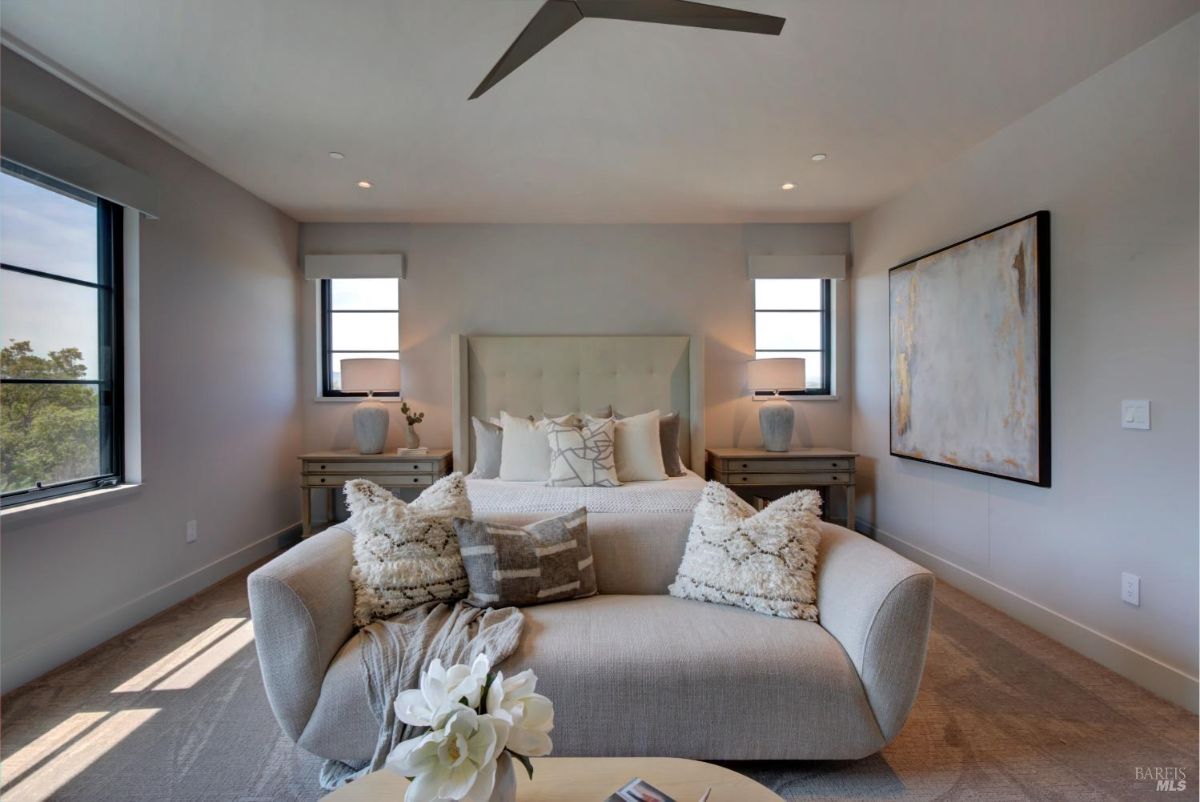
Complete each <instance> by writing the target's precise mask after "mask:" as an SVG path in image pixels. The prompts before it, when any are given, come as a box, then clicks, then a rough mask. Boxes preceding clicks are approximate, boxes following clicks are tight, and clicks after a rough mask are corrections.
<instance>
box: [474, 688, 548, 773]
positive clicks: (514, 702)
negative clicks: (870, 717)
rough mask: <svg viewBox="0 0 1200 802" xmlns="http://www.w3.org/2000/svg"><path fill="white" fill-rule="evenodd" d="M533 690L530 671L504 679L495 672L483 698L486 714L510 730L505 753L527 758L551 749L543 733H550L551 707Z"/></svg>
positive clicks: (538, 755) (546, 752) (545, 752)
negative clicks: (485, 700) (507, 751)
mask: <svg viewBox="0 0 1200 802" xmlns="http://www.w3.org/2000/svg"><path fill="white" fill-rule="evenodd" d="M536 687H537V676H536V675H534V673H533V672H532V671H529V670H525V671H522V672H521V673H520V674H517V675H516V676H515V677H510V678H508V679H505V677H504V674H503V672H497V673H496V678H495V679H494V680H492V685H491V687H490V688H488V694H487V712H488V714H489V715H492V716H495V717H496V718H497V719H500V720H501V721H504V722H507V723H508V724H509V725H510V726H511V728H512V730H511V732H510V733H509V735H508V749H509V751H511V752H516V753H517V754H519V755H527V756H528V757H542V756H543V755H548V754H550V750H551V748H552V746H553V744H552V743H551V741H550V736H549V735H548V734H547V733H549V732H550V730H552V729H554V704H553V703H552V702H551V701H550V700H549V699H547V698H546V697H545V696H542V695H541V694H540V693H534V692H533V691H534V688H536Z"/></svg>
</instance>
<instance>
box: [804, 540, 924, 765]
mask: <svg viewBox="0 0 1200 802" xmlns="http://www.w3.org/2000/svg"><path fill="white" fill-rule="evenodd" d="M933 584H934V580H933V574H932V573H930V572H929V571H927V570H925V569H924V568H922V567H921V566H919V565H917V564H916V563H914V562H912V561H910V560H907V559H905V558H904V557H901V556H900V555H899V554H896V553H895V552H894V551H892V550H891V549H888V548H886V547H884V546H881V545H880V544H878V543H876V542H875V541H873V540H871V539H869V538H866V537H863V536H862V535H860V534H858V533H856V532H851V531H850V530H849V529H845V528H844V527H841V526H835V525H833V524H822V525H821V550H820V558H819V562H818V567H817V606H818V609H819V610H820V617H821V626H823V627H824V628H825V629H826V631H828V632H829V633H830V634H832V635H833V636H834V637H835V638H837V639H838V641H840V642H841V644H842V647H843V648H844V649H845V650H846V653H847V654H848V655H849V656H850V660H851V662H852V663H854V667H855V668H856V669H858V674H859V676H860V677H861V678H862V683H863V688H864V689H865V690H866V693H867V701H868V702H869V703H870V705H871V709H872V710H873V711H874V713H875V720H876V721H877V722H878V723H879V729H880V731H881V732H882V734H883V738H884V742H885V743H886V742H888V741H891V740H892V738H894V737H895V736H896V734H897V733H898V732H900V728H901V726H903V724H904V720H905V719H906V718H907V717H908V713H909V711H910V710H911V709H912V706H913V703H914V702H915V701H916V698H917V688H918V687H919V686H920V683H921V672H922V671H923V670H924V667H925V648H926V645H927V644H928V642H929V626H930V620H931V617H932V614H933Z"/></svg>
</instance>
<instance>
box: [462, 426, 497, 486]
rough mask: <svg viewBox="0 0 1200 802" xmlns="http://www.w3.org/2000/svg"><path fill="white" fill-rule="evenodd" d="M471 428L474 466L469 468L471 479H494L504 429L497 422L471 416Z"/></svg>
mask: <svg viewBox="0 0 1200 802" xmlns="http://www.w3.org/2000/svg"><path fill="white" fill-rule="evenodd" d="M471 428H472V429H474V430H475V466H474V467H473V468H472V469H471V474H470V475H471V478H472V479H495V478H496V477H497V476H499V475H500V446H501V443H502V442H503V439H504V429H502V428H500V425H499V424H497V423H492V422H491V421H482V420H480V419H479V418H476V417H475V416H471Z"/></svg>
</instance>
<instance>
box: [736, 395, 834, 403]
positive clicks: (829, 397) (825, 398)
mask: <svg viewBox="0 0 1200 802" xmlns="http://www.w3.org/2000/svg"><path fill="white" fill-rule="evenodd" d="M752 400H754V401H770V400H771V399H770V398H759V397H758V396H753V398H752ZM783 400H784V401H796V402H799V403H801V404H805V403H808V402H810V401H840V400H842V397H841V396H839V395H806V396H801V397H798V398H785V399H783Z"/></svg>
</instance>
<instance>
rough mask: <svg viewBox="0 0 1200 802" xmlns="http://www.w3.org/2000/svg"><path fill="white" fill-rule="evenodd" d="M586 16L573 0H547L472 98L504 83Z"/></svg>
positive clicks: (477, 88)
mask: <svg viewBox="0 0 1200 802" xmlns="http://www.w3.org/2000/svg"><path fill="white" fill-rule="evenodd" d="M581 19H583V15H582V14H580V13H579V8H578V7H577V6H576V5H575V3H574V2H572V0H546V3H545V5H543V6H542V7H541V8H540V9H538V13H537V14H534V15H533V19H531V20H530V21H529V24H528V25H526V26H525V29H524V30H522V31H521V33H520V34H519V35H518V36H517V38H516V39H515V40H513V43H512V44H511V45H509V46H508V50H505V51H504V55H503V56H501V57H500V60H499V61H497V62H496V66H494V67H492V71H491V72H489V73H488V74H487V77H486V78H484V79H483V82H482V83H480V84H479V86H478V87H476V88H475V91H474V92H472V93H471V97H470V98H469V99H470V100H474V99H475V98H477V97H479V96H480V95H482V94H483V93H484V92H486V91H488V90H489V89H491V88H492V87H493V86H495V85H496V84H498V83H500V81H502V80H503V79H504V78H505V77H506V76H507V75H508V74H509V73H511V72H512V71H513V70H515V69H516V68H517V67H520V66H521V65H522V64H524V63H525V62H526V61H528V60H529V59H531V58H533V56H534V55H535V54H536V53H537V52H538V51H539V50H541V49H542V48H543V47H545V46H546V45H548V44H550V43H551V42H553V41H554V40H555V39H557V38H558V37H560V36H562V35H563V34H564V33H565V32H566V31H567V30H568V29H569V28H570V27H571V26H572V25H574V24H575V23H577V22H579V21H580V20H581Z"/></svg>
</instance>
